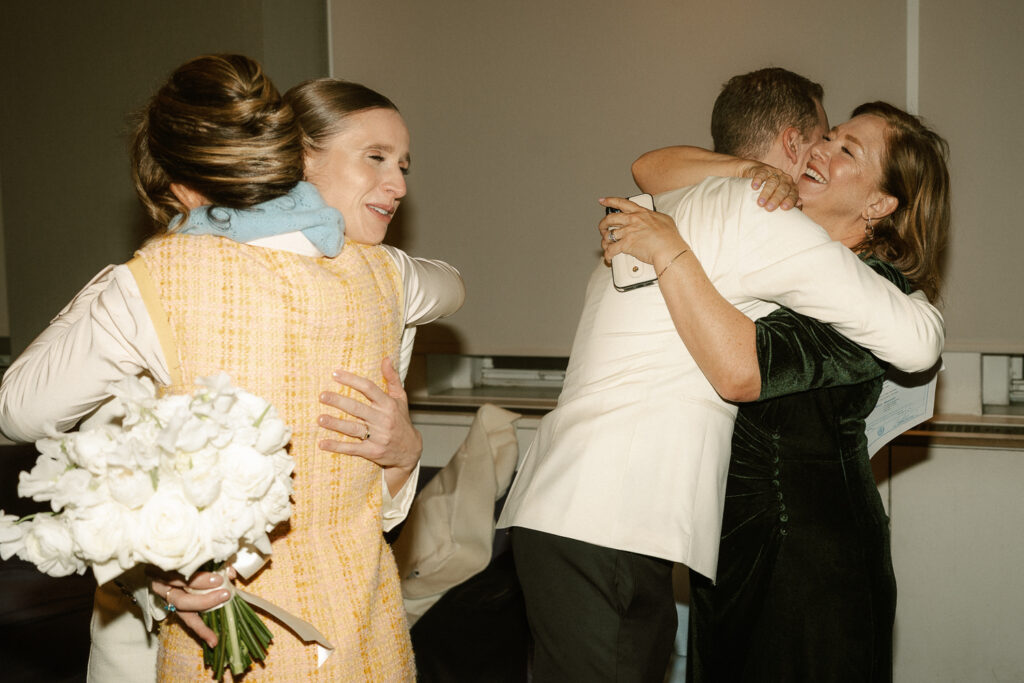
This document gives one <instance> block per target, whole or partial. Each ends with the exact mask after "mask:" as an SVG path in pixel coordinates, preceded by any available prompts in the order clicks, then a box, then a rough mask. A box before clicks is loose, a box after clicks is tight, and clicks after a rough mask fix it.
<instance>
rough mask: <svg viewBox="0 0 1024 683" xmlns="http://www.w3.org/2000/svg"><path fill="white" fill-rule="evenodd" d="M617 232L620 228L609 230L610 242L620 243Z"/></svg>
mask: <svg viewBox="0 0 1024 683" xmlns="http://www.w3.org/2000/svg"><path fill="white" fill-rule="evenodd" d="M616 230H618V228H608V241H609V242H618V241H619V238H618V237H617V236H616V235H615V231H616Z"/></svg>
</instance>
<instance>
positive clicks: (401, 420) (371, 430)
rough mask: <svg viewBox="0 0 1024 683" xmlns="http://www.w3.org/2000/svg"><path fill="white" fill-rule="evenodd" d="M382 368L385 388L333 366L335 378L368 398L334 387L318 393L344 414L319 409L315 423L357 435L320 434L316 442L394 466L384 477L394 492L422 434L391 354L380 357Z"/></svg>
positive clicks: (414, 460) (410, 467)
mask: <svg viewBox="0 0 1024 683" xmlns="http://www.w3.org/2000/svg"><path fill="white" fill-rule="evenodd" d="M381 370H382V371H383V374H384V380H385V381H386V382H387V385H388V390H387V393H385V392H384V391H383V390H382V389H381V388H380V387H378V386H377V385H376V384H375V383H374V382H372V381H370V380H369V379H367V378H365V377H360V376H359V375H355V374H353V373H351V372H348V371H347V370H342V369H338V370H335V371H334V373H333V376H334V379H335V381H337V382H338V383H339V384H343V385H345V386H347V387H351V388H352V389H355V390H356V391H358V392H359V393H361V394H362V395H363V396H365V397H366V398H367V400H368V401H369V404H367V403H363V402H360V401H357V400H355V399H353V398H348V397H347V396H342V395H341V394H339V393H337V392H334V391H325V392H323V393H322V394H320V403H322V404H324V405H326V406H330V407H332V408H336V409H337V410H339V411H341V413H342V415H341V416H340V417H338V416H335V415H328V414H323V415H321V416H320V417H319V419H318V420H317V422H318V424H319V425H320V426H321V427H323V428H324V429H329V430H331V431H332V432H337V433H339V434H345V435H347V436H351V437H354V438H356V439H359V441H342V440H340V439H323V440H321V441H320V444H319V446H320V448H321V449H322V450H325V451H330V452H332V453H339V454H341V455H356V456H359V457H361V458H366V459H367V460H370V461H371V462H375V463H377V464H378V465H380V466H381V467H383V468H384V469H385V470H386V471H387V470H394V471H395V472H394V473H393V477H392V476H389V477H388V488H389V489H390V490H391V491H392V493H394V492H396V491H397V490H398V489H399V488H401V484H402V483H404V482H405V479H407V478H408V476H409V474H410V473H412V471H413V470H414V469H415V468H416V464H417V463H418V462H419V460H420V455H421V454H422V453H423V437H422V436H421V435H420V433H419V430H417V429H416V427H414V426H413V424H412V418H410V417H409V399H408V397H407V396H406V393H405V389H403V388H402V379H401V377H399V376H398V372H396V371H395V368H394V366H393V365H392V364H391V359H389V358H385V359H384V360H383V361H382V362H381ZM389 474H390V473H389ZM394 484H397V487H396V486H394Z"/></svg>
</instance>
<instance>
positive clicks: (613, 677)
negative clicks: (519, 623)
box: [512, 527, 676, 683]
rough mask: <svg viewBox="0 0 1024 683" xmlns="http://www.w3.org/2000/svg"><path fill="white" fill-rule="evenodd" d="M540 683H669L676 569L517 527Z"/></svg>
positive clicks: (535, 674) (664, 562) (515, 545)
mask: <svg viewBox="0 0 1024 683" xmlns="http://www.w3.org/2000/svg"><path fill="white" fill-rule="evenodd" d="M512 550H513V553H514V555H515V560H516V572H517V573H518V574H519V582H520V584H521V585H522V588H523V595H524V596H525V598H526V612H527V618H528V620H529V622H530V631H531V633H532V634H533V639H534V659H533V680H534V681H535V683H548V682H550V683H556V682H557V683H566V682H572V681H586V682H587V683H591V682H594V681H616V682H624V681H636V682H638V683H640V682H643V683H646V682H648V681H650V682H655V683H661V682H662V681H663V680H664V678H665V671H666V670H667V668H668V663H669V658H670V656H671V654H672V646H673V643H674V641H675V635H676V607H675V600H674V598H673V594H672V562H670V561H668V560H662V559H658V558H655V557H648V556H646V555H639V554H637V553H631V552H626V551H622V550H613V549H611V548H605V547H602V546H598V545H593V544H590V543H584V542H582V541H576V540H573V539H570V538H564V537H561V536H555V535H552V534H546V533H543V532H539V531H533V530H531V529H524V528H521V527H516V528H515V529H514V530H513V532H512Z"/></svg>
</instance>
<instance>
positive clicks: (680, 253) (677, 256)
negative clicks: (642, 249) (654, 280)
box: [658, 249, 690, 278]
mask: <svg viewBox="0 0 1024 683" xmlns="http://www.w3.org/2000/svg"><path fill="white" fill-rule="evenodd" d="M688 251H690V250H689V249H683V250H682V251H681V252H679V253H678V254H676V255H675V256H673V257H672V260H671V261H669V262H668V263H666V264H665V267H664V268H662V269H661V272H660V273H658V277H659V278H660V277H661V276H662V275H664V274H665V271H666V270H668V269H669V267H671V265H672V264H673V263H675V262H676V259H677V258H679V257H680V256H682V255H683V254H685V253H686V252H688Z"/></svg>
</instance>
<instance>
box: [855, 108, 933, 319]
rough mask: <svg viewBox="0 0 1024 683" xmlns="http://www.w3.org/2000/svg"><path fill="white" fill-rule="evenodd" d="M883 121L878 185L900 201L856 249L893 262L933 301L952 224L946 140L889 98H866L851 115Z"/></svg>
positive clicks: (873, 227)
mask: <svg viewBox="0 0 1024 683" xmlns="http://www.w3.org/2000/svg"><path fill="white" fill-rule="evenodd" d="M862 114H869V115H871V116H877V117H879V118H881V119H882V120H883V121H885V126H886V129H885V153H884V154H883V155H882V176H881V179H880V181H879V189H880V190H882V192H885V193H886V194H888V195H892V196H893V197H895V198H896V199H897V201H898V202H899V204H898V206H897V207H896V210H895V211H894V212H893V213H891V214H889V215H888V216H886V217H885V218H882V219H881V220H879V221H878V223H876V224H875V225H873V226H872V229H871V230H870V231H868V232H869V233H870V236H868V237H866V238H865V239H864V241H863V242H861V243H860V244H859V245H857V246H856V247H854V251H858V252H868V253H871V254H874V255H875V256H876V257H878V258H879V259H881V260H883V261H887V262H889V263H891V264H892V265H894V266H896V267H897V268H899V269H900V271H902V272H903V274H904V275H906V276H907V279H908V280H910V282H911V284H913V285H914V287H915V288H917V289H920V290H921V291H923V292H924V293H925V294H926V295H927V296H928V298H929V299H931V300H933V301H934V300H935V299H936V298H937V296H938V293H939V285H940V274H939V258H940V256H941V254H942V250H943V249H944V248H945V246H946V240H947V238H948V235H949V223H950V213H951V212H950V201H949V195H950V189H949V169H948V168H947V160H948V158H949V145H948V144H947V143H946V141H945V140H944V139H942V138H941V137H940V136H939V134H938V133H936V132H935V131H933V130H931V129H930V128H928V126H926V125H925V124H924V122H923V121H922V120H921V119H920V118H919V117H917V116H913V115H912V114H908V113H907V112H905V111H903V110H902V109H899V108H898V107H894V106H893V105H891V104H889V103H888V102H868V103H865V104H862V105H860V106H859V107H857V108H856V109H854V110H853V116H860V115H862Z"/></svg>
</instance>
